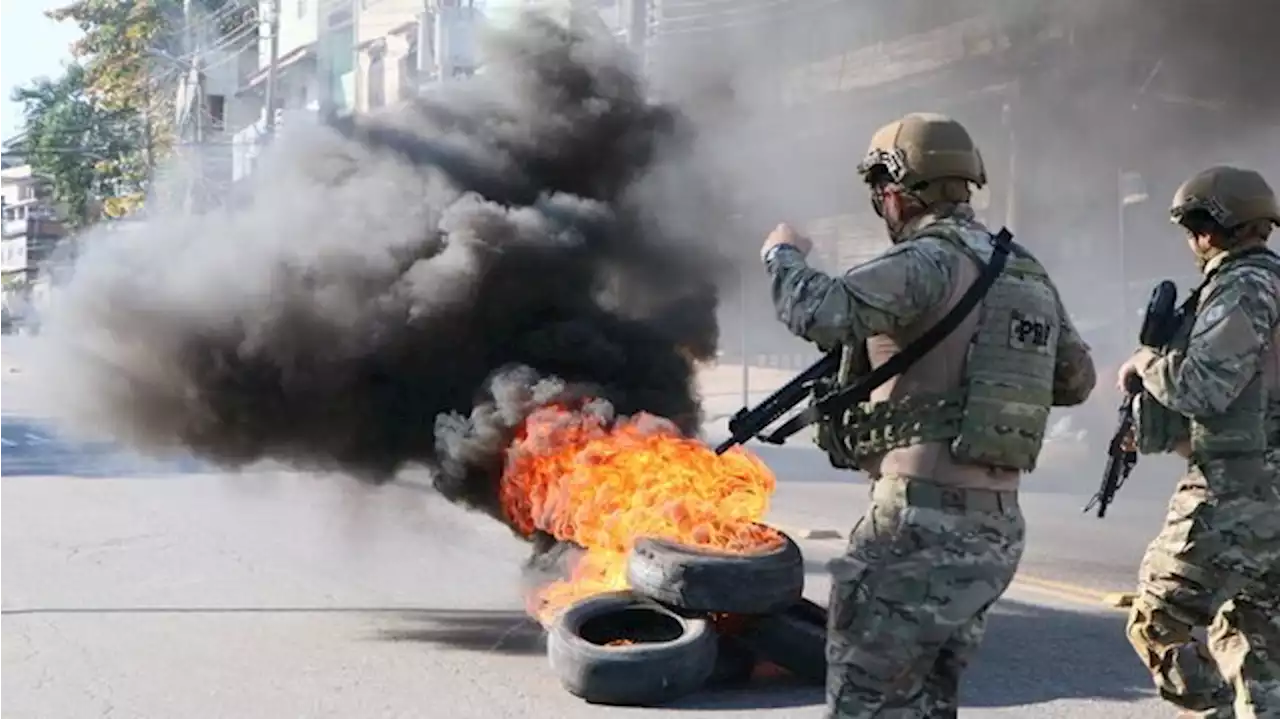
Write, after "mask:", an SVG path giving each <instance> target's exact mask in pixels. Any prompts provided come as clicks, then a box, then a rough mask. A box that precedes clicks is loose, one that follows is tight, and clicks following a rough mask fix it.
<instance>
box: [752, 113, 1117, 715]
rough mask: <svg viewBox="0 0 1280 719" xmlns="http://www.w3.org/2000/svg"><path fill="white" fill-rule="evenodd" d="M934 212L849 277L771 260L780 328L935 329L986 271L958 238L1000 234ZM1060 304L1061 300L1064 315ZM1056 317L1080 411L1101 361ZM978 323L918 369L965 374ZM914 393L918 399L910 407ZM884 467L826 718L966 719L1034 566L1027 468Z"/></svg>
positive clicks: (831, 637) (850, 333)
mask: <svg viewBox="0 0 1280 719" xmlns="http://www.w3.org/2000/svg"><path fill="white" fill-rule="evenodd" d="M908 117H910V116H908ZM929 117H933V118H935V119H936V118H937V117H938V116H929ZM937 121H942V122H951V123H953V121H949V120H945V119H942V120H937ZM953 124H954V123H953ZM954 127H959V125H958V124H954ZM964 139H965V140H966V141H967V140H968V138H967V134H966V135H965V137H964ZM875 148H876V142H875V141H873V150H874V149H875ZM972 152H974V153H976V150H974V151H972ZM973 179H974V180H975V181H976V180H977V177H974V178H973ZM929 207H930V211H929V212H927V213H926V214H924V215H922V216H919V217H916V218H915V219H914V220H912V221H910V222H909V223H908V225H907V226H906V227H904V228H902V232H901V233H899V235H898V240H899V241H898V243H897V244H896V245H895V246H893V247H892V248H891V249H889V250H888V251H887V252H885V253H884V254H883V255H881V256H880V257H878V258H876V259H874V260H872V261H870V262H868V263H866V264H863V265H860V266H858V267H855V268H853V269H852V270H850V271H849V272H848V273H847V274H845V275H843V276H841V277H832V276H828V275H826V274H823V273H822V272H819V271H817V270H815V269H813V268H811V267H809V266H808V265H807V264H806V263H805V259H804V255H803V254H802V253H801V252H800V251H798V250H797V249H795V248H794V247H790V246H787V245H782V246H779V247H778V248H776V249H775V250H774V251H771V252H770V253H769V254H768V255H767V256H766V266H767V268H768V271H769V274H770V275H771V278H772V290H773V300H774V304H775V307H776V309H777V312H778V316H779V318H780V319H781V320H782V321H783V322H784V323H785V324H786V325H787V326H788V327H789V328H790V329H791V331H792V332H794V333H795V334H797V335H799V336H801V337H803V338H805V339H807V340H810V341H812V342H814V343H816V344H818V345H819V346H821V347H824V348H830V347H835V346H837V345H844V346H846V347H850V346H861V345H863V344H864V343H868V346H871V345H872V344H873V343H874V342H875V341H876V340H877V339H884V338H899V337H902V336H904V335H910V334H914V333H915V330H916V329H918V328H919V327H921V326H923V325H931V324H933V323H934V322H935V321H936V317H937V316H938V315H939V314H940V313H941V312H943V311H945V310H946V309H949V308H950V306H953V305H954V304H955V300H956V298H957V296H958V294H959V292H962V291H963V289H965V288H967V287H968V285H969V284H971V283H972V281H973V280H974V279H975V277H976V274H977V264H976V263H975V262H974V261H973V260H974V257H973V254H972V253H971V252H970V250H969V249H966V248H965V247H963V246H962V244H961V243H959V242H957V241H955V240H956V238H957V237H975V236H981V237H984V238H989V236H990V235H989V233H987V232H986V230H985V228H983V227H982V226H981V225H980V224H979V223H978V222H977V221H976V220H975V219H974V215H973V212H972V210H971V209H970V208H969V206H968V205H967V204H965V203H963V202H953V203H930V205H929ZM1018 252H1019V253H1020V254H1022V255H1023V256H1026V257H1029V256H1027V255H1026V254H1025V251H1023V250H1021V249H1019V250H1018ZM957 289H959V292H958V291H957ZM1055 302H1056V292H1054V293H1053V299H1052V300H1051V304H1050V307H1051V308H1053V307H1054V306H1055V305H1054V303H1055ZM1056 312H1057V316H1056V317H1053V318H1051V321H1052V322H1053V323H1054V331H1053V336H1055V337H1056V340H1057V341H1056V343H1053V342H1050V343H1049V345H1048V347H1047V348H1046V349H1045V352H1046V353H1047V355H1048V356H1049V357H1050V358H1051V359H1050V360H1049V362H1050V364H1049V370H1048V372H1049V374H1051V375H1052V384H1053V386H1052V403H1053V404H1063V405H1066V404H1078V403H1079V402H1082V401H1083V400H1084V399H1085V397H1086V396H1087V395H1088V394H1089V392H1090V391H1091V390H1092V387H1093V384H1094V372H1093V365H1092V361H1091V359H1090V357H1089V350H1088V347H1087V346H1086V345H1085V343H1084V342H1083V341H1082V340H1081V339H1080V337H1079V335H1078V334H1077V333H1076V331H1075V329H1074V327H1073V326H1072V325H1071V323H1070V321H1069V320H1068V319H1067V317H1066V314H1065V312H1064V311H1062V308H1061V305H1060V303H1058V304H1056ZM978 314H979V312H975V313H973V315H971V319H972V321H970V322H969V324H968V326H967V329H966V327H965V326H963V325H962V327H961V328H960V329H958V330H957V331H956V332H955V333H953V336H955V337H957V340H956V341H955V343H953V344H951V345H947V346H943V345H939V347H938V348H935V350H933V351H932V352H931V353H929V354H928V355H926V356H925V358H923V359H922V360H921V362H920V363H918V364H919V365H926V364H927V360H929V359H930V358H931V357H933V358H935V359H936V356H938V355H950V359H949V360H947V361H949V362H951V363H952V364H954V365H957V366H963V365H964V360H963V357H964V353H965V349H966V348H968V347H969V337H971V336H973V335H974V333H975V331H976V328H977V325H976V316H977V315H978ZM1006 327H1007V325H1006ZM966 332H967V333H968V334H966ZM869 341H871V342H869ZM957 358H959V359H957ZM873 364H874V362H873ZM955 371H956V373H957V376H959V375H960V374H963V373H964V372H965V371H966V370H964V369H956V370H955ZM911 372H912V370H908V372H906V373H904V374H903V375H902V376H901V377H900V378H898V381H899V385H900V386H899V387H898V390H900V391H902V383H903V382H906V383H907V384H906V386H908V387H915V386H918V385H915V384H912V383H913V382H916V381H917V380H921V381H923V377H922V376H918V377H914V378H913V377H908V375H910V374H911ZM929 372H930V371H929V370H928V369H927V368H926V369H925V370H922V375H928V374H929ZM912 391H913V390H911V389H907V390H905V392H906V393H907V394H905V395H903V397H902V400H903V401H904V402H908V401H909V400H910V397H911V394H910V393H911V392H912ZM895 396H896V395H895ZM894 401H897V400H891V401H890V402H888V404H892V403H893V402H894ZM1044 402H1045V404H1049V403H1050V399H1049V398H1048V397H1046V398H1045V399H1044ZM1045 414H1046V415H1047V408H1046V409H1045ZM940 446H941V447H942V449H941V452H942V453H943V454H945V453H946V445H945V443H941V444H940ZM1037 446H1038V445H1037ZM877 461H878V460H870V461H862V462H859V464H858V466H859V467H860V468H863V469H868V471H869V473H870V474H871V475H872V477H873V482H872V488H871V502H870V506H869V507H868V509H867V512H866V514H865V515H864V516H863V518H862V519H861V520H860V521H859V522H858V524H857V525H856V526H855V527H854V529H853V531H852V532H851V535H850V539H849V546H848V549H847V551H846V553H845V555H844V556H842V557H840V558H838V559H836V560H834V561H833V562H832V563H831V566H830V568H831V572H832V579H833V587H832V595H831V604H830V616H829V625H828V647H827V659H828V666H829V668H828V672H829V674H828V681H827V694H828V696H827V711H828V714H827V715H828V716H829V717H839V718H840V719H855V718H862V717H883V716H893V717H954V716H955V715H956V712H957V710H958V696H957V695H958V688H959V683H960V675H961V672H962V671H963V669H964V667H965V666H966V664H967V663H968V661H969V660H970V658H971V657H972V655H973V654H974V652H975V650H976V649H977V647H978V645H979V644H980V642H981V640H982V636H983V632H984V626H985V620H986V614H987V610H988V609H989V607H990V606H991V605H992V604H993V603H994V602H995V601H996V600H997V599H998V598H999V597H1000V596H1001V594H1003V592H1004V591H1005V589H1006V588H1007V587H1008V585H1009V583H1010V581H1011V580H1012V578H1013V575H1014V572H1015V571H1016V569H1017V566H1018V563H1019V561H1020V559H1021V556H1022V551H1023V546H1024V539H1025V525H1024V522H1023V517H1022V513H1021V511H1020V509H1019V506H1018V501H1017V491H1016V489H1017V483H1018V477H1019V475H1020V472H1018V471H997V470H995V469H988V468H986V467H972V466H971V467H968V468H967V469H966V470H965V471H968V472H970V473H971V474H970V475H965V476H975V477H978V478H979V481H978V482H977V484H975V483H974V482H963V481H961V482H956V481H952V479H948V478H949V477H951V476H952V475H953V474H954V475H956V476H960V475H964V472H959V473H958V474H957V472H951V473H950V474H949V473H948V471H945V470H943V469H938V470H937V471H927V470H920V471H914V472H902V471H897V470H895V469H893V468H892V467H889V466H887V465H884V464H878V463H877ZM949 461H950V460H949V459H941V460H938V463H939V464H946V463H947V462H949ZM944 480H946V481H944ZM984 482H985V483H984Z"/></svg>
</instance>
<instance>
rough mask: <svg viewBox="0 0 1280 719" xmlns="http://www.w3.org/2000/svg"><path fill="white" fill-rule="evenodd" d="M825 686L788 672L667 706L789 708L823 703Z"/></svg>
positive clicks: (691, 709) (700, 693)
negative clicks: (802, 680)
mask: <svg viewBox="0 0 1280 719" xmlns="http://www.w3.org/2000/svg"><path fill="white" fill-rule="evenodd" d="M823 701H824V692H823V690H822V688H821V687H814V686H806V685H804V684H802V683H800V681H799V680H797V679H794V678H792V677H791V676H789V675H787V674H781V675H776V676H766V677H755V678H753V679H752V680H751V683H750V685H748V686H746V687H737V688H733V689H729V688H725V689H704V690H703V691H700V692H697V693H696V694H691V695H689V696H688V697H685V698H683V699H680V700H679V701H676V702H672V703H671V704H669V705H668V707H667V708H670V709H681V710H686V711H697V710H711V711H723V710H725V709H785V708H789V707H816V706H819V705H821V704H822V703H823Z"/></svg>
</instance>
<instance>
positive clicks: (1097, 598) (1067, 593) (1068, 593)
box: [1013, 574, 1133, 609]
mask: <svg viewBox="0 0 1280 719" xmlns="http://www.w3.org/2000/svg"><path fill="white" fill-rule="evenodd" d="M1013 584H1014V586H1021V587H1025V588H1027V589H1032V590H1035V591H1039V592H1042V593H1044V594H1051V595H1054V596H1057V597H1059V598H1063V599H1069V600H1073V601H1077V602H1084V603H1087V604H1102V605H1105V606H1108V607H1111V608H1113V609H1120V608H1123V607H1127V606H1129V605H1130V604H1132V603H1133V593H1132V592H1104V591H1101V590H1098V589H1090V588H1089V587H1082V586H1080V585H1078V584H1071V583H1068V582H1058V581H1054V580H1052V579H1041V578H1040V577H1032V576H1027V575H1025V574H1019V575H1018V576H1016V577H1014V580H1013Z"/></svg>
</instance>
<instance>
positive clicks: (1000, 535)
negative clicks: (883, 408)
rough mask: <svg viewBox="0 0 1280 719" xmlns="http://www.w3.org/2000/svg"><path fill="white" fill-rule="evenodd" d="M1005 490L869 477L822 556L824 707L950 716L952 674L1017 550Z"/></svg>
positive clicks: (1020, 542)
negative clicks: (866, 499)
mask: <svg viewBox="0 0 1280 719" xmlns="http://www.w3.org/2000/svg"><path fill="white" fill-rule="evenodd" d="M1024 539H1025V524H1024V522H1023V519H1022V512H1021V510H1020V509H1019V507H1018V502H1017V494H1016V493H1014V492H991V491H982V490H963V489H955V488H949V487H943V486H942V485H938V484H933V483H931V482H925V481H922V480H916V479H905V478H902V477H884V478H881V479H879V480H876V481H875V483H874V484H873V485H872V491H871V505H870V507H868V509H867V513H866V515H865V516H863V518H862V519H861V520H860V521H859V522H858V524H857V526H855V527H854V530H853V532H852V533H851V536H850V538H849V547H848V550H847V551H846V553H845V554H844V555H843V556H841V557H839V558H837V559H835V560H832V562H831V565H830V567H831V575H832V589H831V606H830V614H829V619H828V627H827V665H828V668H827V714H826V716H827V717H830V718H831V719H864V718H870V717H895V718H898V717H901V718H904V719H905V718H907V717H911V718H915V717H938V718H942V717H955V716H956V714H957V712H958V709H959V699H958V694H959V686H960V674H961V672H962V671H963V670H964V668H965V666H967V664H968V662H969V660H970V658H971V657H972V656H973V654H974V653H975V651H976V650H977V648H978V646H979V644H980V643H981V642H982V636H983V633H984V630H985V628H986V615H987V610H988V609H989V608H990V607H991V605H992V604H993V603H994V602H995V601H996V599H998V598H999V597H1000V595H1001V594H1003V593H1004V591H1005V589H1007V588H1008V586H1009V583H1010V581H1012V579H1013V575H1014V572H1015V571H1016V570H1017V567H1018V562H1019V561H1020V560H1021V558H1022V550H1023V546H1024Z"/></svg>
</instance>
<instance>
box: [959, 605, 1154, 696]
mask: <svg viewBox="0 0 1280 719" xmlns="http://www.w3.org/2000/svg"><path fill="white" fill-rule="evenodd" d="M1124 621H1125V618H1124V615H1122V614H1118V613H1090V612H1073V611H1067V610H1062V609H1054V608H1052V607H1045V606H1040V605H1035V604H1027V603H1024V602H1017V601H1010V600H1003V601H1001V602H1000V603H999V604H998V605H997V607H996V610H995V611H994V612H993V613H992V615H991V619H990V621H989V622H988V626H987V636H986V639H985V641H984V642H983V644H982V649H981V651H980V652H979V653H978V657H977V659H976V660H975V661H974V664H973V666H972V669H971V670H970V672H969V674H968V676H967V677H966V681H965V686H964V688H963V689H962V695H961V700H962V703H963V705H964V706H967V707H988V708H990V707H1003V706H1025V705H1030V704H1041V703H1044V702H1050V701H1054V700H1057V699H1109V700H1113V701H1114V700H1120V701H1125V700H1128V701H1136V700H1139V699H1145V698H1148V697H1150V696H1152V694H1153V693H1154V692H1153V690H1152V688H1151V680H1150V678H1149V677H1148V676H1147V674H1146V671H1145V670H1144V669H1143V668H1142V665H1141V664H1140V663H1139V662H1138V659H1137V657H1136V656H1135V655H1134V653H1133V649H1132V648H1130V646H1129V643H1128V641H1127V640H1126V639H1125V636H1124Z"/></svg>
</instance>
